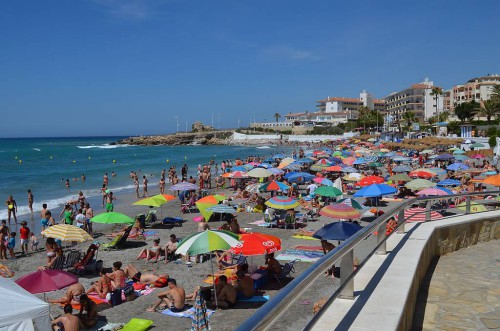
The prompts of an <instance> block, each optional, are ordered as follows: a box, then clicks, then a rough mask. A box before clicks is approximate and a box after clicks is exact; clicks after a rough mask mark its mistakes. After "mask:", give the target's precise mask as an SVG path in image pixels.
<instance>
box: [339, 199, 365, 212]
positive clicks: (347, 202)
mask: <svg viewBox="0 0 500 331" xmlns="http://www.w3.org/2000/svg"><path fill="white" fill-rule="evenodd" d="M337 203H343V204H345V205H348V206H351V207H352V208H354V209H357V210H363V209H365V208H367V207H365V206H363V205H362V204H360V203H359V202H358V201H356V200H354V199H351V198H345V199H340V200H337Z"/></svg>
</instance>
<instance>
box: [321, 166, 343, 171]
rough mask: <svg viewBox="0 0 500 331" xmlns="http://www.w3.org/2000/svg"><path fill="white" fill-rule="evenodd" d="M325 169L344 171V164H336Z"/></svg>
mask: <svg viewBox="0 0 500 331" xmlns="http://www.w3.org/2000/svg"><path fill="white" fill-rule="evenodd" d="M324 170H325V171H342V166H340V165H335V166H331V167H328V168H325V169H324Z"/></svg>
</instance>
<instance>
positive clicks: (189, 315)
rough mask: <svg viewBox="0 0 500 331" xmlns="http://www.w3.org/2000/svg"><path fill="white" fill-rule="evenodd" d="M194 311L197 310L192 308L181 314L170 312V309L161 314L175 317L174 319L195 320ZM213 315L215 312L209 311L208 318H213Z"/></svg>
mask: <svg viewBox="0 0 500 331" xmlns="http://www.w3.org/2000/svg"><path fill="white" fill-rule="evenodd" d="M194 311H195V308H194V307H191V308H189V309H186V310H184V311H181V312H180V313H173V312H171V311H170V309H165V310H164V311H162V312H161V313H162V314H163V315H168V316H174V317H186V318H194ZM213 313H215V311H213V310H210V309H207V317H208V318H210V316H212V315H213Z"/></svg>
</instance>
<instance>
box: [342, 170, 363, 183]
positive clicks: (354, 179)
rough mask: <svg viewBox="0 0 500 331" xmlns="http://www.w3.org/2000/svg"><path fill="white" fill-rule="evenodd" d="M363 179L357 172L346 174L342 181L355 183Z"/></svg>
mask: <svg viewBox="0 0 500 331" xmlns="http://www.w3.org/2000/svg"><path fill="white" fill-rule="evenodd" d="M364 177H365V176H363V175H362V174H360V173H359V172H352V173H350V174H347V175H345V176H344V177H342V179H343V180H348V181H351V182H357V181H358V180H360V179H362V178H364Z"/></svg>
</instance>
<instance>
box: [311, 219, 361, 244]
mask: <svg viewBox="0 0 500 331" xmlns="http://www.w3.org/2000/svg"><path fill="white" fill-rule="evenodd" d="M362 228H363V227H361V226H360V225H358V224H356V223H351V222H333V223H330V224H327V225H325V226H323V227H322V228H321V229H319V230H318V231H316V232H315V233H314V234H313V237H314V238H318V239H325V240H346V239H347V238H349V237H350V236H352V235H353V234H355V233H356V232H358V231H359V230H361V229H362Z"/></svg>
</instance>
